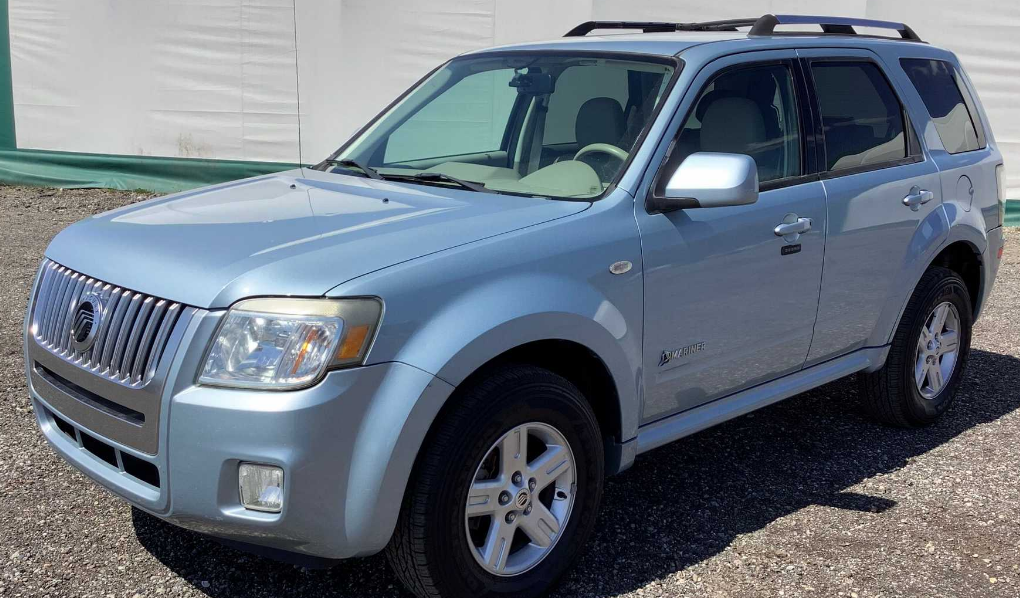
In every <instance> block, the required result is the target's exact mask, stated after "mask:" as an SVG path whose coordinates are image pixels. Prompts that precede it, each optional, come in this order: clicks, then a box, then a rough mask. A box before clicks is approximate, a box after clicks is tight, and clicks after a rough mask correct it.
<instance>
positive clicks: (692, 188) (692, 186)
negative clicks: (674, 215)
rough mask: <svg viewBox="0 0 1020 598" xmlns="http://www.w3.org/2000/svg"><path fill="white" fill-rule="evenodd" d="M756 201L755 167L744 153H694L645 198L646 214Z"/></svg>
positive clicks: (756, 173)
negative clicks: (663, 183) (664, 184)
mask: <svg viewBox="0 0 1020 598" xmlns="http://www.w3.org/2000/svg"><path fill="white" fill-rule="evenodd" d="M756 201H758V167H757V166H756V165H755V163H754V158H752V157H751V156H747V155H744V154H717V153H710V152H697V153H694V154H691V155H690V156H687V159H685V160H684V161H683V162H682V163H681V164H680V166H678V167H677V169H676V171H674V172H673V174H672V176H670V178H669V181H668V182H667V183H666V186H665V188H664V189H663V190H662V192H661V194H660V193H652V194H651V195H649V197H648V201H647V202H646V207H647V208H648V211H649V212H650V213H653V214H655V213H661V212H672V211H673V210H679V209H686V208H717V207H722V206H742V205H747V204H752V203H754V202H756Z"/></svg>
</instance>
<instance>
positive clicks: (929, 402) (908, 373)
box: [899, 273, 973, 425]
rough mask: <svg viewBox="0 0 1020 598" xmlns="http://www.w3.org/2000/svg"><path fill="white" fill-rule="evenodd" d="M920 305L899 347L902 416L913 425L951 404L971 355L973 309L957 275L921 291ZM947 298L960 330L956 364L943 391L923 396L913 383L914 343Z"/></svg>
mask: <svg viewBox="0 0 1020 598" xmlns="http://www.w3.org/2000/svg"><path fill="white" fill-rule="evenodd" d="M923 297H924V299H923V300H922V303H921V304H920V308H919V309H918V310H917V311H916V312H915V314H914V318H913V321H912V322H911V323H910V334H909V335H907V337H906V338H907V342H906V346H904V347H899V349H900V350H902V351H904V352H905V353H904V359H903V364H904V365H903V368H904V371H903V372H902V378H903V380H902V384H903V395H904V397H905V398H906V399H907V400H906V401H905V402H904V414H903V415H904V416H905V417H906V418H907V419H908V420H909V421H910V422H911V423H915V424H922V425H923V424H926V423H930V422H932V421H934V420H936V419H937V418H938V417H939V416H941V415H942V414H943V413H945V411H946V410H947V409H949V406H950V405H951V404H952V402H953V399H954V398H955V396H956V392H957V389H958V388H959V386H960V382H961V381H962V380H963V375H964V371H965V369H966V366H967V359H968V357H969V355H970V341H971V328H972V324H973V315H972V314H973V311H972V307H971V302H970V295H969V294H968V292H967V287H966V286H965V284H964V282H963V280H961V279H960V278H959V277H958V276H957V275H956V274H953V273H949V275H947V276H945V277H944V278H941V279H939V280H938V281H937V282H936V283H935V284H933V285H932V286H931V288H930V289H928V290H927V292H926V293H925V294H924V296H923ZM945 301H948V302H950V303H952V304H953V306H954V307H955V308H956V311H957V313H958V314H959V316H960V330H959V337H960V338H959V354H958V356H957V361H956V366H955V367H954V368H953V373H952V374H951V375H950V377H949V380H948V381H947V382H946V384H945V385H944V386H943V387H942V390H941V391H940V392H939V393H938V394H937V395H936V396H935V397H934V398H932V399H926V398H924V397H923V396H922V395H921V392H920V391H919V390H918V389H917V384H916V383H915V382H914V365H915V361H914V356H915V352H916V350H917V342H918V340H919V339H920V335H921V329H922V328H923V327H924V325H925V323H926V322H927V320H928V316H929V315H931V312H932V311H933V310H934V309H935V307H936V306H938V305H939V304H941V303H943V302H945Z"/></svg>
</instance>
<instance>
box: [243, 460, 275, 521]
mask: <svg viewBox="0 0 1020 598" xmlns="http://www.w3.org/2000/svg"><path fill="white" fill-rule="evenodd" d="M237 485H238V488H239V490H240V494H241V505H242V506H243V507H244V508H246V509H249V510H252V511H262V512H264V513H279V512H280V511H281V510H283V469H281V468H279V467H276V466H275V465H263V464H261V463H241V464H240V465H239V466H238V468H237Z"/></svg>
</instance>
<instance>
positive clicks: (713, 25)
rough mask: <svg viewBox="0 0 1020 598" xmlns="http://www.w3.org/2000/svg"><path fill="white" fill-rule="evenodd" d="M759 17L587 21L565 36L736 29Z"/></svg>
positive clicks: (747, 25) (750, 24)
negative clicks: (599, 32)
mask: <svg viewBox="0 0 1020 598" xmlns="http://www.w3.org/2000/svg"><path fill="white" fill-rule="evenodd" d="M756 22H758V19H728V20H725V21H705V22H702V23H669V22H665V21H586V22H584V23H581V24H580V25H578V26H577V27H574V28H573V29H571V30H570V31H568V32H567V33H566V34H565V35H564V36H563V37H584V36H585V35H588V34H589V33H591V32H592V31H595V30H597V29H640V30H641V31H642V32H643V33H662V32H666V31H736V30H737V27H751V26H753V25H754V24H755V23H756Z"/></svg>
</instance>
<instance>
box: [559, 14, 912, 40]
mask: <svg viewBox="0 0 1020 598" xmlns="http://www.w3.org/2000/svg"><path fill="white" fill-rule="evenodd" d="M777 25H818V26H819V27H821V28H822V33H823V34H829V35H857V31H856V30H855V29H854V27H873V28H876V29H893V30H895V31H896V32H897V33H899V34H900V37H901V38H902V39H904V40H907V41H913V42H919V41H921V38H920V37H919V36H918V35H917V34H916V33H914V30H913V29H911V28H910V26H908V25H906V24H904V23H895V22H892V21H876V20H873V19H856V18H851V17H821V16H809V15H773V14H767V15H763V16H761V17H759V18H757V19H727V20H724V21H703V22H700V23H669V22H665V21H587V22H584V23H581V24H580V25H578V26H577V27H574V28H573V29H571V30H570V31H568V32H567V33H566V35H564V36H563V37H584V36H585V35H588V34H589V33H591V32H592V31H595V30H597V29H639V30H641V31H642V32H643V33H662V32H672V31H736V30H737V28H738V27H750V28H751V30H750V31H749V32H748V35H754V36H769V35H804V33H801V32H792V31H791V32H785V31H780V32H777V31H776V26H777Z"/></svg>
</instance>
